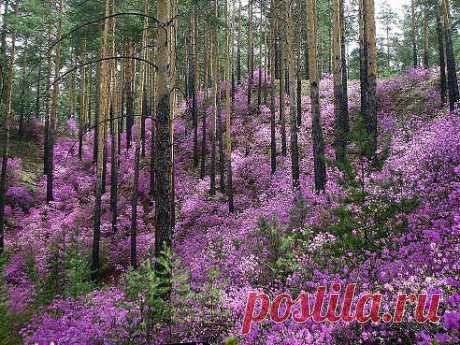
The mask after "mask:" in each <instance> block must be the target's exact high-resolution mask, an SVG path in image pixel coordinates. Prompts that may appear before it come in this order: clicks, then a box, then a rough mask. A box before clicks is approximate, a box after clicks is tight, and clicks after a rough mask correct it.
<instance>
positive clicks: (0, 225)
mask: <svg viewBox="0 0 460 345" xmlns="http://www.w3.org/2000/svg"><path fill="white" fill-rule="evenodd" d="M5 12H6V9H5ZM14 12H15V16H17V15H18V5H17V3H16V5H15V9H14ZM4 39H5V41H6V34H5V38H4ZM3 48H4V49H5V52H6V42H5V45H4V46H3ZM15 57H16V32H15V31H13V32H12V34H11V54H10V58H9V63H8V70H7V72H6V75H7V78H6V81H5V82H4V83H3V85H2V86H3V93H2V103H1V109H2V114H4V116H3V124H2V126H1V127H0V140H1V144H2V145H1V148H0V150H1V151H0V152H1V157H2V164H1V173H0V256H1V255H3V252H4V248H5V201H6V200H5V199H6V192H7V181H6V179H7V168H8V155H9V151H8V149H9V143H10V126H11V98H12V97H11V96H12V89H13V79H14V61H15Z"/></svg>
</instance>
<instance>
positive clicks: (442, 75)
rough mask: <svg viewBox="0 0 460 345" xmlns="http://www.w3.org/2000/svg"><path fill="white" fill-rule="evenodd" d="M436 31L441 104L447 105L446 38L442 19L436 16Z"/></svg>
mask: <svg viewBox="0 0 460 345" xmlns="http://www.w3.org/2000/svg"><path fill="white" fill-rule="evenodd" d="M436 31H437V34H438V54H439V85H440V89H441V102H442V104H445V103H446V99H447V86H446V83H447V82H446V60H445V50H444V37H443V27H442V24H441V18H440V16H439V15H436Z"/></svg>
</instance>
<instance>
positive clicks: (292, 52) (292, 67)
mask: <svg viewBox="0 0 460 345" xmlns="http://www.w3.org/2000/svg"><path fill="white" fill-rule="evenodd" d="M286 6H287V8H286V9H287V49H286V50H287V54H288V56H287V61H288V70H289V75H290V76H291V77H290V79H289V83H290V85H289V127H290V134H291V136H290V139H291V140H290V141H291V142H290V143H291V172H292V186H293V188H294V189H296V188H298V187H299V175H300V173H299V146H298V142H297V132H298V127H297V99H296V97H297V96H299V97H300V95H296V92H297V85H296V84H297V81H296V78H295V77H294V76H295V75H297V71H296V66H297V60H296V59H297V49H296V40H295V33H294V18H293V17H294V13H295V10H296V9H295V8H294V2H287V3H286Z"/></svg>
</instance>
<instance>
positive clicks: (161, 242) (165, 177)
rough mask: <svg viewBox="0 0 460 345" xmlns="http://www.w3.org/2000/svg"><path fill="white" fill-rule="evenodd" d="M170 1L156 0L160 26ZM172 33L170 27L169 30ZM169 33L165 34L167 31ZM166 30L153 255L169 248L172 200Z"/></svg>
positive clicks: (161, 50) (161, 46)
mask: <svg viewBox="0 0 460 345" xmlns="http://www.w3.org/2000/svg"><path fill="white" fill-rule="evenodd" d="M170 8H171V1H170V0H158V2H157V19H158V20H159V21H160V23H169V21H170V12H171V10H170ZM168 29H169V30H171V28H170V27H169V28H168ZM169 30H168V31H169ZM168 36H169V32H167V31H166V30H158V31H157V43H158V56H157V60H156V61H157V64H158V74H157V81H156V100H155V101H156V102H157V105H156V125H157V126H156V138H155V140H156V158H157V161H156V183H157V201H156V207H155V224H156V231H155V255H156V256H158V255H160V254H161V251H162V250H163V249H164V247H165V246H166V247H169V246H170V245H171V232H172V226H171V212H172V210H171V199H172V183H171V182H172V168H173V167H172V164H173V162H172V135H173V133H172V126H171V122H172V116H171V111H170V110H171V109H170V91H171V86H170V84H169V79H170V66H171V58H172V57H171V56H170V49H171V47H170V45H171V42H170V39H169V37H168Z"/></svg>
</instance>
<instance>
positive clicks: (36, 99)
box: [35, 62, 42, 119]
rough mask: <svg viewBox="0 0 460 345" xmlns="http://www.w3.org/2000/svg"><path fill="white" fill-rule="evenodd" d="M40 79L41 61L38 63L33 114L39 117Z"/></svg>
mask: <svg viewBox="0 0 460 345" xmlns="http://www.w3.org/2000/svg"><path fill="white" fill-rule="evenodd" d="M41 79H42V63H41V62H39V64H38V79H37V95H36V98H35V116H36V117H37V118H39V119H41V116H40V108H41V99H40V97H41Z"/></svg>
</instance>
